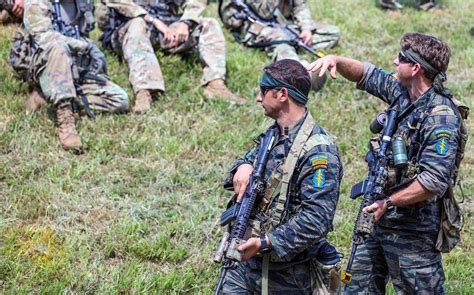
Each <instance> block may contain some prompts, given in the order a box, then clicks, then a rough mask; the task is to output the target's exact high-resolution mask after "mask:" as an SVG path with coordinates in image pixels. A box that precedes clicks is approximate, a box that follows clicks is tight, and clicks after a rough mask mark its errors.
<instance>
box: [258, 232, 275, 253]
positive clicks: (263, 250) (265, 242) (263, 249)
mask: <svg viewBox="0 0 474 295" xmlns="http://www.w3.org/2000/svg"><path fill="white" fill-rule="evenodd" d="M260 243H261V244H262V246H261V247H260V253H261V254H267V253H270V251H272V248H271V246H270V244H269V243H268V240H267V236H266V235H261V236H260Z"/></svg>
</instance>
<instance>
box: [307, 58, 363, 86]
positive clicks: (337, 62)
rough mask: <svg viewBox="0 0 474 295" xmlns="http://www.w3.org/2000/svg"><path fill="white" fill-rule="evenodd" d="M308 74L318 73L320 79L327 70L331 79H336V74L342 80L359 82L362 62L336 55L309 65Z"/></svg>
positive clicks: (361, 73)
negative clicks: (340, 76)
mask: <svg viewBox="0 0 474 295" xmlns="http://www.w3.org/2000/svg"><path fill="white" fill-rule="evenodd" d="M306 69H307V70H308V71H310V72H315V73H319V76H320V77H322V76H323V75H324V73H325V72H326V70H328V71H329V72H330V74H331V77H332V78H333V79H336V72H338V73H340V74H341V75H342V76H343V77H344V78H346V79H347V80H349V81H352V82H359V81H360V80H361V79H362V75H363V73H364V65H363V64H362V62H360V61H358V60H355V59H352V58H348V57H343V56H337V55H328V56H325V57H323V58H320V59H318V60H317V61H315V62H313V63H311V64H310V65H309V66H308V67H307V68H306Z"/></svg>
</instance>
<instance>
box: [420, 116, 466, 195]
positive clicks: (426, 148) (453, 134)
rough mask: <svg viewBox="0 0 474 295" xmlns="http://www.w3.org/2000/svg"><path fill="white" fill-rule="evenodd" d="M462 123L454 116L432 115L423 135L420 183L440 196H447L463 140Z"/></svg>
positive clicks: (423, 130)
mask: <svg viewBox="0 0 474 295" xmlns="http://www.w3.org/2000/svg"><path fill="white" fill-rule="evenodd" d="M459 124H460V121H459V118H458V117H457V116H455V115H435V116H430V117H428V119H427V124H426V125H425V126H424V128H423V129H422V132H421V134H422V135H423V144H422V150H421V151H420V156H419V166H420V170H421V173H420V174H419V175H418V177H417V180H418V181H419V182H420V183H421V185H423V187H424V188H426V189H427V190H429V191H430V192H432V193H434V194H435V195H437V196H442V195H443V194H444V192H445V191H446V189H447V187H448V185H449V184H450V181H451V173H452V171H453V169H454V163H455V160H456V152H457V148H458V142H459V137H460V135H459Z"/></svg>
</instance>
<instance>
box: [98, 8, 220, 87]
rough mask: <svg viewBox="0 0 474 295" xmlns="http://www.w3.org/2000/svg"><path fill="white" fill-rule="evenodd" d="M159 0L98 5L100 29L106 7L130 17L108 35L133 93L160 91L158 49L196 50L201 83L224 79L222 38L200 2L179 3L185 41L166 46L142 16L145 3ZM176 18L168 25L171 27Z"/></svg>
mask: <svg viewBox="0 0 474 295" xmlns="http://www.w3.org/2000/svg"><path fill="white" fill-rule="evenodd" d="M158 2H159V1H153V0H151V1H140V0H135V1H133V2H132V1H131V0H125V1H123V0H105V1H102V4H101V5H100V6H99V8H98V11H97V15H98V24H99V27H100V28H101V29H102V30H104V29H105V28H106V26H107V24H108V23H109V18H110V11H109V9H114V10H115V11H116V12H117V13H118V14H120V15H121V16H124V17H127V18H130V20H129V21H128V22H126V23H125V24H124V25H123V26H121V27H120V28H119V29H118V30H116V31H115V32H114V34H113V36H112V40H111V41H112V44H111V46H112V48H113V50H114V51H115V52H116V53H117V54H119V55H121V56H123V58H124V59H125V60H126V61H127V64H128V68H129V80H130V83H131V84H132V87H133V90H134V92H135V93H138V91H140V90H155V91H156V90H160V91H164V90H165V86H164V82H163V75H162V73H161V69H160V65H159V63H158V59H157V58H156V55H155V53H154V50H155V49H160V50H163V51H165V52H168V53H181V52H187V51H191V50H193V51H197V52H198V53H199V57H200V58H201V60H202V61H203V63H204V72H203V77H202V79H201V83H202V85H206V84H208V83H209V82H210V81H213V80H217V79H222V80H224V79H225V74H226V61H225V39H224V34H223V33H222V30H221V28H220V26H219V23H218V22H217V20H215V19H213V18H207V17H202V13H203V11H204V8H205V6H204V4H203V3H202V2H201V1H199V0H187V1H185V2H184V4H183V5H182V6H181V7H180V9H182V16H181V18H180V21H187V22H189V23H191V26H190V34H189V39H188V41H187V42H185V43H182V44H180V45H178V46H177V47H175V48H166V46H165V45H164V44H160V40H159V38H158V34H156V29H153V30H149V29H148V28H147V23H146V22H145V20H144V19H143V16H145V15H146V14H147V11H146V9H145V8H146V7H147V6H148V5H149V4H154V3H158ZM177 24H178V22H174V23H172V24H171V25H170V28H173V27H175V26H176V25H177Z"/></svg>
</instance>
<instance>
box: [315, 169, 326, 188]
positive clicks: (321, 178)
mask: <svg viewBox="0 0 474 295" xmlns="http://www.w3.org/2000/svg"><path fill="white" fill-rule="evenodd" d="M313 184H314V187H315V188H323V187H324V185H325V184H326V170H325V169H323V168H320V169H318V170H316V171H315V172H314V175H313Z"/></svg>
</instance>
